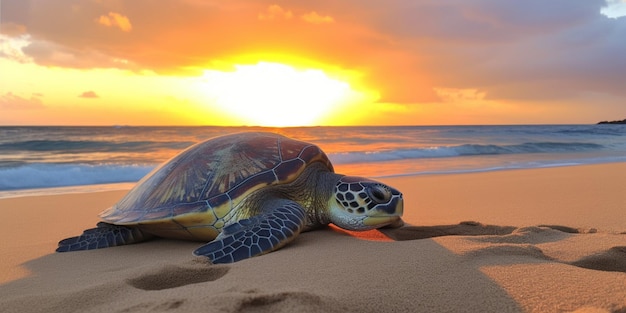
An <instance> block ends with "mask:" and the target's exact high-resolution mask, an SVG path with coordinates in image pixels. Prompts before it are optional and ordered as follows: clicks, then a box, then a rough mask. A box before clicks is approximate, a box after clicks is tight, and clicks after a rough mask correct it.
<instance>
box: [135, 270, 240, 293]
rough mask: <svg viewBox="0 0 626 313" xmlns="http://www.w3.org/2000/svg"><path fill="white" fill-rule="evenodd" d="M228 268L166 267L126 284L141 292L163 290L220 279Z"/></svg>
mask: <svg viewBox="0 0 626 313" xmlns="http://www.w3.org/2000/svg"><path fill="white" fill-rule="evenodd" d="M229 269H230V267H228V266H215V265H207V264H197V265H196V266H179V265H166V266H163V267H160V268H158V269H156V270H152V271H149V272H146V273H144V274H142V275H140V276H138V277H136V278H132V279H129V280H127V283H128V284H129V285H131V286H133V287H135V288H138V289H142V290H163V289H170V288H176V287H181V286H186V285H191V284H198V283H204V282H208V281H214V280H217V279H220V278H221V277H223V276H224V275H226V273H228V270H229Z"/></svg>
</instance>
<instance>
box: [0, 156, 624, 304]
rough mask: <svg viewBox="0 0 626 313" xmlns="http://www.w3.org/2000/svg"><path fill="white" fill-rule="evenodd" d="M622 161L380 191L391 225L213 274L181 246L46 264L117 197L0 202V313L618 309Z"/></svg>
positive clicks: (157, 244) (310, 239) (332, 233)
mask: <svg viewBox="0 0 626 313" xmlns="http://www.w3.org/2000/svg"><path fill="white" fill-rule="evenodd" d="M625 174H626V163H614V164H600V165H584V166H570V167H557V168H542V169H525V170H509V171H499V172H485V173H471V174H453V175H452V174H451V175H433V176H427V175H426V176H405V177H393V178H385V179H382V180H383V181H384V182H386V183H389V184H390V185H392V186H394V187H396V188H398V189H399V190H401V191H402V192H403V193H404V197H405V215H404V219H405V221H406V222H407V225H406V226H405V227H403V228H400V229H385V230H382V231H370V232H366V233H349V232H345V231H341V230H338V229H335V228H332V227H330V228H328V229H324V230H318V231H313V232H307V233H303V234H301V235H300V236H299V237H298V238H297V239H296V240H295V241H294V242H292V243H291V244H289V245H288V246H286V247H284V248H283V249H281V250H279V251H276V252H273V253H270V254H268V255H264V256H260V257H255V258H252V259H248V260H244V261H241V262H238V263H234V264H229V265H211V264H208V263H207V262H206V261H205V260H204V259H202V258H198V257H194V256H192V254H191V252H192V251H193V250H194V249H195V248H196V247H197V246H198V245H199V244H198V243H197V242H184V241H174V240H154V241H150V242H147V243H142V244H137V245H129V246H122V247H116V248H109V249H102V250H92V251H84V252H73V253H54V252H53V251H54V249H55V248H56V244H57V242H58V241H59V240H60V239H63V238H66V237H68V236H73V235H77V234H79V233H80V232H82V230H83V229H85V228H90V227H93V226H94V225H95V224H96V222H97V221H98V217H97V214H98V213H99V212H100V211H102V210H104V209H106V208H107V207H108V206H110V205H111V204H113V203H115V202H116V201H117V200H118V199H119V198H120V197H121V196H122V195H123V194H124V193H125V192H126V191H106V192H93V193H75V194H62V195H49V196H29V197H15V198H6V199H0V220H2V227H0V250H1V255H2V257H1V259H0V312H160V311H168V312H594V313H595V312H615V313H618V312H621V313H624V312H626V192H624V175H625Z"/></svg>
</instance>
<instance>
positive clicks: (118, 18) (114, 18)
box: [96, 12, 133, 32]
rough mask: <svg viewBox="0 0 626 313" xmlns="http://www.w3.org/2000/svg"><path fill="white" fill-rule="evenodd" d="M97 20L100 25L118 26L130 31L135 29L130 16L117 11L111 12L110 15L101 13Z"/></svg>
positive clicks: (124, 30)
mask: <svg viewBox="0 0 626 313" xmlns="http://www.w3.org/2000/svg"><path fill="white" fill-rule="evenodd" d="M96 22H98V24H100V25H104V26H108V27H117V28H119V29H120V30H122V31H123V32H129V31H131V30H132V29H133V25H131V24H130V20H129V19H128V17H126V16H124V15H121V14H119V13H115V12H109V14H108V15H101V16H100V17H99V18H98V19H97V20H96Z"/></svg>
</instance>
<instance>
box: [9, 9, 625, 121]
mask: <svg viewBox="0 0 626 313" xmlns="http://www.w3.org/2000/svg"><path fill="white" fill-rule="evenodd" d="M623 118H626V0H609V1H603V0H526V1H515V0H473V1H466V0H437V1H427V0H387V1H380V0H343V1H335V0H317V1H297V0H284V1H275V0H274V1H264V0H259V1H241V0H230V1H210V0H160V1H148V0H55V1H49V0H0V125H233V126H239V125H250V126H252V125H262V126H315V125H484V124H581V123H582V124H588V123H595V122H598V121H601V120H616V119H623Z"/></svg>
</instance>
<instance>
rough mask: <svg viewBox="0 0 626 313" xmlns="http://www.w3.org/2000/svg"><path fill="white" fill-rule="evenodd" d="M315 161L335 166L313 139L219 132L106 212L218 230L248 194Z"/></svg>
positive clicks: (135, 220) (128, 219)
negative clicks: (310, 140) (220, 133)
mask: <svg viewBox="0 0 626 313" xmlns="http://www.w3.org/2000/svg"><path fill="white" fill-rule="evenodd" d="M314 162H322V163H323V164H325V165H326V167H327V168H328V169H329V170H330V171H333V167H332V165H331V163H330V161H329V160H328V157H327V156H326V154H324V152H323V151H322V150H321V149H320V148H318V147H317V146H316V145H313V144H310V143H306V142H302V141H297V140H293V139H290V138H287V137H284V136H281V135H278V134H274V133H237V134H232V135H226V136H222V137H216V138H213V139H209V140H207V141H204V142H201V143H198V144H196V145H194V146H191V147H190V148H188V149H186V150H185V151H183V152H181V153H180V154H178V155H177V156H175V157H174V158H172V159H171V160H169V161H168V162H166V163H164V164H163V165H161V166H160V167H158V168H156V169H155V170H153V171H152V172H151V173H150V174H148V175H146V176H145V177H144V178H143V179H142V180H140V181H139V182H138V183H137V185H136V186H135V187H134V188H133V189H132V190H131V191H130V192H129V193H128V194H127V195H126V196H125V197H124V198H122V200H120V201H119V202H118V203H117V204H116V205H114V206H113V207H111V208H110V209H108V210H106V211H104V212H102V213H101V215H100V216H101V218H102V219H103V220H104V221H105V222H109V223H113V224H119V225H133V224H144V225H145V224H155V223H156V224H177V225H180V226H183V228H185V229H189V228H193V227H196V228H202V227H205V226H213V227H212V228H213V229H214V231H213V234H214V233H215V231H217V230H218V229H220V228H221V227H223V223H224V222H223V220H224V217H225V216H227V215H229V214H233V212H232V211H233V208H236V206H237V204H238V203H239V202H240V201H241V200H242V199H244V198H245V197H246V196H247V195H249V194H250V193H252V192H254V191H257V190H259V189H261V188H264V187H266V186H270V185H277V184H286V183H290V182H292V181H294V180H295V179H296V178H297V177H298V176H299V175H300V174H301V173H302V172H303V171H304V169H305V168H306V167H307V166H308V165H309V164H311V163H314ZM202 213H209V214H202ZM200 216H202V217H200ZM174 237H176V236H174ZM209 237H210V236H209Z"/></svg>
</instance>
